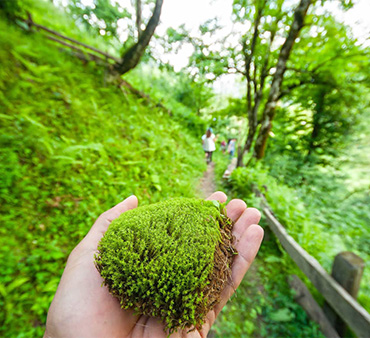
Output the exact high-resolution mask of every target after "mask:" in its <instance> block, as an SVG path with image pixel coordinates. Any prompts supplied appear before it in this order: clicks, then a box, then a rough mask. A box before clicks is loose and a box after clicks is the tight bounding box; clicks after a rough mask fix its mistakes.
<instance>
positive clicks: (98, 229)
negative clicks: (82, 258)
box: [83, 195, 138, 250]
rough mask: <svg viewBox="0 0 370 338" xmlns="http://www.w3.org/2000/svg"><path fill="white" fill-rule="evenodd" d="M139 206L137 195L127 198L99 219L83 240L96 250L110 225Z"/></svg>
mask: <svg viewBox="0 0 370 338" xmlns="http://www.w3.org/2000/svg"><path fill="white" fill-rule="evenodd" d="M137 205H138V199H137V197H136V196H135V195H132V196H130V197H128V198H126V199H125V200H124V201H122V202H121V203H118V204H117V205H116V206H114V207H113V208H111V209H109V210H107V211H105V212H103V213H102V214H101V215H100V216H99V217H98V219H97V220H96V221H95V223H94V225H93V226H92V227H91V229H90V231H89V233H88V234H87V235H86V237H85V238H84V239H83V241H86V242H87V243H84V244H85V245H86V244H88V246H89V247H91V248H92V249H94V250H96V248H97V247H98V244H99V242H100V240H101V238H102V237H103V235H104V234H105V232H106V231H107V229H108V227H109V224H110V223H111V222H112V221H113V220H114V219H116V218H117V217H118V216H120V215H121V214H122V213H124V212H126V211H127V210H130V209H135V208H136V207H137Z"/></svg>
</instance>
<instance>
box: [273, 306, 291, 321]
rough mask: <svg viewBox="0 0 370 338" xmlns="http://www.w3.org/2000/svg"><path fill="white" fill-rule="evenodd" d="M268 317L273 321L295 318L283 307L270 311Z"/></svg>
mask: <svg viewBox="0 0 370 338" xmlns="http://www.w3.org/2000/svg"><path fill="white" fill-rule="evenodd" d="M269 318H270V319H271V320H273V321H274V322H290V321H291V320H293V319H294V318H295V315H294V313H293V312H291V311H290V310H289V309H288V308H283V309H279V310H277V311H275V312H272V313H270V314H269Z"/></svg>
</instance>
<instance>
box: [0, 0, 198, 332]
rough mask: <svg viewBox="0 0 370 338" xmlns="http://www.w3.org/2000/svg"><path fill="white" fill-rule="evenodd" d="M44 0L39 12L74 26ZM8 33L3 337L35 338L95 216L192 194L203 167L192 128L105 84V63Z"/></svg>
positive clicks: (0, 280) (0, 24)
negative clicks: (135, 201)
mask: <svg viewBox="0 0 370 338" xmlns="http://www.w3.org/2000/svg"><path fill="white" fill-rule="evenodd" d="M44 5H45V6H47V8H48V10H45V7H42V3H41V2H38V1H36V2H35V3H34V5H33V6H34V7H33V12H32V14H33V15H34V17H35V18H36V17H37V18H41V17H42V18H43V21H44V22H52V20H51V18H53V20H54V18H55V16H56V15H58V18H59V19H58V21H57V22H56V23H55V24H58V25H62V24H63V22H69V21H68V20H67V19H65V18H64V17H63V16H61V15H60V13H59V12H57V11H55V10H52V8H51V7H48V6H49V5H47V4H46V3H45V4H44ZM38 9H40V11H41V12H39V11H38ZM41 13H43V16H42V15H41ZM45 13H48V15H45ZM40 21H41V20H40ZM67 27H70V28H67ZM73 27H74V26H73V25H69V26H68V25H66V26H64V28H63V31H64V32H65V33H66V34H67V35H69V36H74V35H78V34H80V33H78V32H77V33H76V31H75V29H74V28H73ZM0 29H1V31H2V32H3V33H2V34H1V36H0V45H1V48H0V62H1V65H2V67H1V68H0V101H1V102H2V104H1V105H0V118H1V133H0V135H1V136H0V143H1V152H0V157H1V161H0V162H1V165H0V176H1V178H2V179H1V183H0V184H1V186H0V203H1V205H2V210H1V216H0V217H1V224H2V227H1V230H0V259H1V261H2V269H1V271H0V295H1V296H0V307H1V308H2V311H1V314H0V332H1V334H2V335H4V336H19V337H36V336H41V335H42V333H43V330H44V324H45V320H46V312H47V309H48V307H49V305H50V302H51V300H52V297H53V295H54V293H55V290H56V288H57V285H58V282H59V278H60V276H61V273H62V271H63V267H64V264H65V260H66V258H67V256H68V254H69V252H70V251H71V249H72V248H73V247H74V246H75V245H76V244H77V243H78V242H79V241H80V240H81V239H82V238H83V236H84V235H85V234H86V232H87V231H88V230H89V228H90V227H91V225H92V223H93V221H94V219H95V218H96V217H97V216H98V215H99V214H100V213H101V212H103V211H105V210H107V209H108V208H109V207H111V206H112V205H114V204H116V203H117V202H119V201H120V200H122V199H123V198H124V197H127V196H128V195H131V194H136V195H137V196H138V197H139V199H140V200H141V203H143V204H146V203H148V202H156V201H159V200H162V199H163V198H168V197H174V196H185V197H186V196H187V197H193V196H194V193H195V191H194V189H195V187H196V185H197V184H196V182H197V181H198V178H199V177H200V176H201V173H202V171H203V170H204V169H205V164H204V163H203V156H202V155H203V154H202V151H201V149H199V148H200V147H199V145H198V142H197V140H196V139H195V138H194V137H193V136H192V135H191V133H189V131H188V130H187V129H186V127H185V128H184V127H180V125H179V124H178V123H177V122H176V121H174V120H173V119H172V118H171V117H170V116H169V115H168V114H167V112H165V111H163V110H162V109H161V108H158V107H155V106H151V105H147V104H145V103H143V102H142V101H141V100H138V99H137V98H136V97H133V96H131V95H130V94H127V93H123V92H122V91H121V90H120V89H119V88H117V87H116V86H114V85H111V84H109V83H108V82H107V78H106V76H105V75H106V71H105V69H104V68H101V67H98V66H96V65H95V64H92V63H91V64H90V63H87V64H83V63H82V62H80V61H79V60H78V59H76V58H74V57H73V56H71V55H70V54H69V51H68V50H66V51H60V49H59V48H60V47H59V46H58V47H57V48H56V47H55V45H54V44H53V42H49V41H48V40H46V39H45V38H44V37H43V36H42V35H40V34H36V33H35V34H30V33H25V32H22V31H21V30H20V28H19V27H17V26H13V25H9V24H8V23H6V22H5V21H4V18H3V17H1V18H0ZM86 38H87V39H88V38H89V36H88V35H87V36H86Z"/></svg>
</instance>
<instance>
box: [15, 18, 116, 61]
mask: <svg viewBox="0 0 370 338" xmlns="http://www.w3.org/2000/svg"><path fill="white" fill-rule="evenodd" d="M17 19H18V20H20V21H23V22H25V23H26V24H27V25H28V26H29V27H31V26H34V27H36V28H38V29H42V30H44V31H45V32H48V33H49V34H52V35H55V36H58V37H60V38H62V39H64V40H67V41H69V42H72V43H75V44H77V45H80V46H82V47H84V48H86V49H90V50H92V51H94V52H95V53H98V54H101V55H103V56H105V57H106V58H108V59H111V60H113V61H115V62H117V63H119V62H121V59H120V58H116V57H115V56H113V55H110V54H108V53H106V52H103V51H101V50H99V49H97V48H95V47H92V46H89V45H87V44H85V43H83V42H80V41H78V40H75V39H72V38H70V37H68V36H65V35H63V34H60V33H58V32H56V31H54V30H52V29H50V28H47V27H45V26H42V25H39V24H37V23H35V22H34V21H33V19H32V16H31V14H30V13H28V18H27V19H23V18H21V17H17ZM50 40H54V41H56V42H59V43H62V42H61V41H60V40H57V39H50ZM69 47H70V45H69Z"/></svg>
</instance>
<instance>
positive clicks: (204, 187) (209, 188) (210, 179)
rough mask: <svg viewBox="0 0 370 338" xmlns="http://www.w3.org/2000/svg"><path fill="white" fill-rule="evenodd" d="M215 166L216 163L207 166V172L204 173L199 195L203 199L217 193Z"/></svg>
mask: <svg viewBox="0 0 370 338" xmlns="http://www.w3.org/2000/svg"><path fill="white" fill-rule="evenodd" d="M214 166H215V165H214V163H210V164H208V165H207V170H206V171H205V172H204V176H203V178H202V179H201V181H200V185H199V195H200V197H202V198H207V197H208V196H209V195H211V194H212V193H214V192H215V191H216V183H215V173H214Z"/></svg>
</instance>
